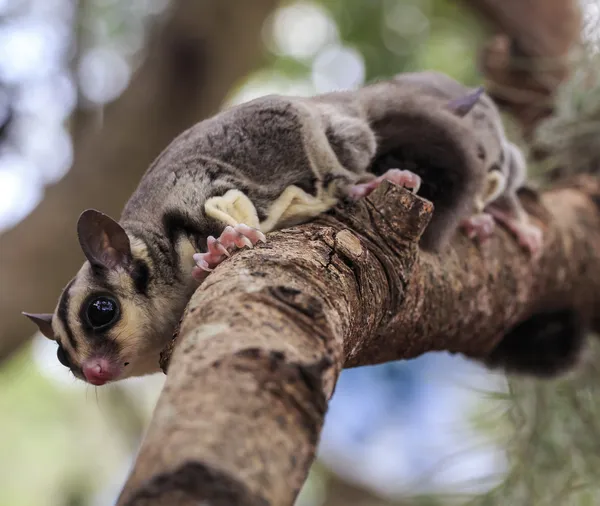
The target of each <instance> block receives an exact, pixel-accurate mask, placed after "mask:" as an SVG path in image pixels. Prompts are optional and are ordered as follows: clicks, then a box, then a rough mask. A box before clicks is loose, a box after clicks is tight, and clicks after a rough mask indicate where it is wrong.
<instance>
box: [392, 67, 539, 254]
mask: <svg viewBox="0 0 600 506" xmlns="http://www.w3.org/2000/svg"><path fill="white" fill-rule="evenodd" d="M395 79H396V80H397V81H398V82H400V83H402V84H403V85H404V86H405V87H406V88H408V87H412V88H413V89H414V90H415V92H418V93H420V94H430V95H432V96H436V97H439V98H441V99H447V100H452V99H458V98H460V97H463V96H465V95H467V94H468V93H469V91H470V90H469V88H467V87H465V86H464V85H462V84H461V83H459V82H458V81H455V80H454V79H452V78H451V77H450V76H448V75H446V74H442V73H440V72H435V71H423V72H407V73H403V74H398V75H397V76H396V77H395ZM465 120H466V121H467V122H468V123H469V124H470V126H471V129H472V131H473V132H475V135H476V136H477V138H478V155H479V157H480V158H481V160H482V162H483V163H484V164H485V165H486V169H487V179H486V184H485V185H484V191H483V193H481V194H479V195H477V196H475V201H474V207H475V212H474V214H473V215H472V216H469V217H467V218H465V219H464V220H463V222H462V227H463V228H464V229H465V230H466V232H467V234H468V235H469V236H471V237H474V236H478V237H479V238H480V239H485V238H487V237H489V235H490V234H491V233H492V232H493V230H494V219H495V220H496V221H498V222H500V223H502V224H503V225H504V226H505V227H506V228H507V229H508V230H509V231H510V232H512V233H513V234H514V235H515V236H516V237H517V239H518V241H519V243H520V244H521V246H523V247H524V248H526V249H527V250H528V251H530V252H531V253H532V254H533V255H536V254H537V253H538V252H539V250H540V248H541V245H542V232H541V230H540V229H539V228H538V227H536V226H535V225H533V224H531V223H530V222H529V220H528V217H527V214H526V213H525V211H524V209H523V207H522V206H521V203H520V201H519V199H518V197H517V190H519V188H521V187H522V186H523V185H524V184H525V182H526V177H527V165H526V161H525V157H524V156H523V154H522V152H521V150H520V149H519V148H518V147H517V146H516V145H515V144H514V143H512V142H510V141H509V140H508V139H507V137H506V133H505V130H504V126H503V124H502V117H501V116H500V112H499V111H498V108H497V107H496V105H495V104H494V101H493V100H492V99H491V98H490V97H489V96H488V95H487V94H486V93H483V92H482V93H481V97H480V99H479V100H478V101H477V103H476V104H475V105H474V107H473V108H472V110H471V111H470V112H469V114H467V115H466V116H465ZM492 217H493V218H492Z"/></svg>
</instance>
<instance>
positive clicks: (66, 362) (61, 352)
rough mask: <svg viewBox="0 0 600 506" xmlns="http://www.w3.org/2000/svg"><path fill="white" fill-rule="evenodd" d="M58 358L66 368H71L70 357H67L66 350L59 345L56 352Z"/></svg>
mask: <svg viewBox="0 0 600 506" xmlns="http://www.w3.org/2000/svg"><path fill="white" fill-rule="evenodd" d="M56 358H58V361H59V362H60V363H61V364H62V365H64V366H65V367H69V365H70V364H69V357H67V354H66V353H65V350H64V349H63V347H62V346H61V345H60V344H59V345H58V349H57V350H56Z"/></svg>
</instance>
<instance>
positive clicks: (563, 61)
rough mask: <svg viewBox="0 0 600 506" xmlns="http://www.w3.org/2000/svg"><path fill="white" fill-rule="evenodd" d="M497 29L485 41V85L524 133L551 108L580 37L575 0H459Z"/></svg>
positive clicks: (528, 131) (578, 15) (529, 130)
mask: <svg viewBox="0 0 600 506" xmlns="http://www.w3.org/2000/svg"><path fill="white" fill-rule="evenodd" d="M463 2H465V3H466V4H467V5H468V6H469V7H471V8H472V9H473V10H474V11H475V12H477V13H479V14H480V15H481V16H482V17H483V18H484V19H485V20H487V21H488V22H489V24H490V25H491V26H492V27H493V29H494V30H495V31H496V32H497V33H498V35H497V36H495V37H493V38H491V39H490V41H489V42H488V43H487V44H486V46H485V47H484V50H483V52H482V57H481V67H482V70H483V72H484V75H485V77H486V81H487V82H486V88H487V90H488V92H489V93H490V94H491V95H492V96H493V97H494V99H495V100H496V101H497V102H498V103H499V104H500V105H502V106H503V107H504V108H506V110H507V111H509V112H510V113H511V114H513V115H514V116H515V118H516V119H517V120H519V122H520V124H521V126H522V127H523V131H524V134H525V136H526V137H529V136H530V135H531V133H532V132H533V130H534V129H535V127H536V125H537V124H538V122H539V121H540V120H541V119H543V118H545V117H547V116H549V115H550V114H552V112H553V110H554V98H555V93H556V90H557V88H558V87H559V86H560V85H561V84H562V82H563V81H564V80H565V79H566V78H567V77H568V75H569V72H570V70H571V65H570V61H569V57H570V56H571V54H570V53H571V52H572V50H573V49H574V48H575V47H576V45H577V43H578V42H579V40H580V34H581V28H582V15H581V9H580V6H579V3H578V1H577V0H463Z"/></svg>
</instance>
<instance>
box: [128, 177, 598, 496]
mask: <svg viewBox="0 0 600 506" xmlns="http://www.w3.org/2000/svg"><path fill="white" fill-rule="evenodd" d="M582 188H584V189H583V190H582ZM591 188H592V187H591V186H590V185H589V184H586V185H584V186H582V187H580V188H576V187H566V188H561V189H556V190H551V191H549V192H546V193H545V194H543V195H542V197H541V199H535V198H533V199H531V198H529V199H526V201H525V202H524V204H525V205H526V208H527V210H528V211H529V212H530V215H531V216H532V219H533V220H534V221H536V222H537V223H538V224H539V225H541V226H542V228H543V229H544V231H545V243H544V248H543V252H542V255H541V257H540V258H539V259H538V260H537V261H531V260H530V259H529V258H528V256H527V254H526V253H524V252H522V251H520V249H519V247H518V245H517V244H516V243H515V241H514V240H513V238H512V237H511V236H510V235H509V234H508V233H506V232H505V231H503V230H498V231H497V232H496V234H495V235H494V237H493V238H492V239H491V240H490V241H488V242H487V243H485V244H484V245H481V246H478V245H477V244H475V243H473V242H472V241H470V240H468V239H467V238H466V237H465V236H464V235H463V234H460V233H459V234H457V237H456V238H455V239H454V240H453V243H452V245H451V247H450V248H449V249H448V250H447V251H445V252H443V253H442V254H441V255H433V254H427V253H419V248H418V246H417V243H418V239H419V237H420V235H421V234H422V232H423V230H424V229H425V227H426V225H427V222H428V220H429V218H430V216H431V212H432V205H431V203H429V202H427V201H425V200H423V199H421V198H419V197H415V196H414V195H412V194H411V193H410V192H408V191H406V190H404V189H402V188H399V187H396V186H394V185H392V184H390V183H385V184H384V185H382V187H381V188H380V189H378V190H377V191H375V192H374V193H373V194H372V195H371V196H370V197H369V198H367V199H365V200H363V201H362V202H360V203H359V204H357V205H355V206H352V207H351V208H342V207H339V208H336V209H334V210H333V211H332V212H331V213H329V214H327V215H324V216H321V217H319V218H318V219H317V220H315V221H314V222H311V223H308V224H305V225H301V226H298V227H294V228H291V229H288V230H284V231H280V232H275V233H272V234H270V235H269V242H268V243H267V244H265V245H262V246H260V247H257V248H255V249H254V250H245V251H241V252H239V253H236V254H235V255H233V256H232V258H231V259H229V260H227V261H226V262H224V263H223V264H222V265H220V266H219V267H218V268H217V269H215V271H214V272H213V273H211V275H210V276H209V277H208V278H207V280H206V281H205V282H204V283H203V284H202V286H201V287H200V288H199V289H198V291H197V292H196V293H195V295H194V296H193V297H192V300H191V301H190V304H189V306H188V309H187V312H186V314H185V315H184V318H183V320H182V324H181V328H180V330H179V333H178V336H177V342H176V345H175V346H172V347H171V349H172V350H173V356H172V358H171V359H170V360H169V357H170V351H169V350H166V351H165V353H164V354H163V366H164V367H166V366H167V365H168V372H169V374H168V377H167V382H166V385H165V388H164V391H163V393H162V395H161V398H160V400H159V403H158V406H157V408H156V411H155V414H154V418H153V420H152V422H151V424H150V427H149V430H148V432H147V435H146V438H145V440H144V443H143V445H142V448H141V451H140V453H139V457H138V459H137V462H136V464H135V466H134V469H133V472H132V474H131V476H130V477H129V480H128V481H127V483H126V486H125V488H124V490H123V493H122V495H121V498H120V500H119V505H120V506H124V505H127V506H134V505H135V506H139V505H148V506H157V505H172V504H177V505H178V506H185V505H192V504H194V505H197V504H202V501H204V503H205V504H210V505H225V504H227V505H235V506H237V505H244V506H246V505H252V506H254V505H271V506H291V505H292V504H293V501H294V499H295V497H296V495H297V493H298V491H299V489H300V487H301V486H302V484H303V482H304V480H305V479H306V476H307V473H308V469H309V467H310V464H311V463H312V461H313V459H314V455H315V449H316V446H317V443H318V439H319V434H320V430H321V426H322V423H323V418H324V414H325V410H326V404H327V400H328V399H329V398H330V396H331V395H332V393H333V391H334V387H335V382H336V380H337V377H338V375H339V372H340V370H341V368H342V367H344V366H346V367H350V366H358V365H367V364H375V363H379V362H385V361H390V360H397V359H402V358H410V357H414V356H417V355H419V354H421V353H424V352H426V351H432V350H449V351H452V352H461V353H464V354H466V355H468V356H472V357H478V358H484V357H486V356H487V355H489V354H490V352H491V351H492V350H493V349H494V347H495V346H496V344H497V343H498V341H499V339H500V338H501V336H502V334H503V331H505V330H506V329H508V328H509V327H510V326H512V325H514V324H515V323H516V322H517V321H519V320H520V319H524V318H526V317H527V316H528V315H529V314H530V313H531V312H533V311H535V310H536V308H539V307H553V306H557V307H558V306H559V305H560V304H563V305H564V304H566V303H568V304H569V305H570V306H572V307H574V308H576V309H577V310H578V311H580V312H581V314H586V311H587V312H589V311H590V310H591V309H592V308H593V307H594V305H595V301H596V300H600V298H598V297H599V296H600V258H598V253H597V252H598V251H600V218H599V216H598V210H597V207H596V206H595V204H594V203H593V199H591V198H590V191H591ZM596 188H598V185H597V184H596ZM596 193H597V194H600V192H596Z"/></svg>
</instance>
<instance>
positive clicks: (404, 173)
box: [350, 169, 421, 200]
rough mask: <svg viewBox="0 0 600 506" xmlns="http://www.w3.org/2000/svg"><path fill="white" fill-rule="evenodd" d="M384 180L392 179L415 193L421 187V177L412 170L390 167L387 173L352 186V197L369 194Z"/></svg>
mask: <svg viewBox="0 0 600 506" xmlns="http://www.w3.org/2000/svg"><path fill="white" fill-rule="evenodd" d="M384 181H391V182H392V183H395V184H397V185H400V186H404V187H405V188H408V189H409V190H412V192H413V193H417V192H418V191H419V188H420V187H421V178H420V177H419V176H418V175H417V174H415V173H414V172H411V171H410V170H400V169H390V170H388V171H387V172H386V173H385V174H383V175H381V176H379V177H378V178H376V179H373V180H372V181H369V182H368V183H360V184H355V185H354V186H352V188H350V197H351V198H353V199H354V200H358V199H361V198H363V197H366V196H367V195H369V194H370V193H371V192H372V191H373V190H375V188H377V187H378V186H379V185H380V184H381V183H383V182H384Z"/></svg>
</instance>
